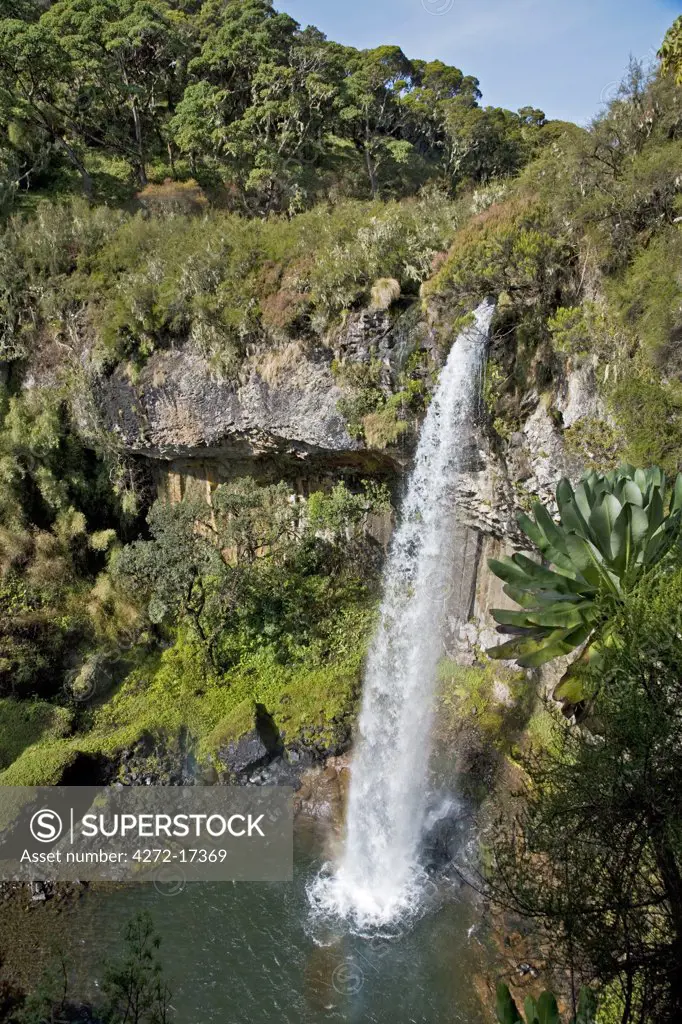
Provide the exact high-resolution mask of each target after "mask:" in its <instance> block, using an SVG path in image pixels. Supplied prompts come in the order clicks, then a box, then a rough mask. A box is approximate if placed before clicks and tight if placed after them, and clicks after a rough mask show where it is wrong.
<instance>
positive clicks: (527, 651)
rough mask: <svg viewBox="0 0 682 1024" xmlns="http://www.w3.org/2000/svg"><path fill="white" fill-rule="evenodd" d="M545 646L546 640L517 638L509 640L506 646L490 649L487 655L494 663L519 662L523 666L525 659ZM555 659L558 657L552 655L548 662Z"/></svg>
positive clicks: (500, 645)
mask: <svg viewBox="0 0 682 1024" xmlns="http://www.w3.org/2000/svg"><path fill="white" fill-rule="evenodd" d="M544 646H545V642H544V639H540V640H538V639H534V638H533V637H530V638H529V637H517V639H516V640H508V641H507V643H505V644H499V645H498V646H496V647H488V648H487V649H486V652H485V653H486V654H487V655H488V657H489V658H492V659H493V660H494V661H507V660H509V661H518V663H519V665H523V664H524V661H523V660H522V659H523V658H525V657H527V656H530V655H531V653H535V652H536V651H540V650H542V649H543V647H544ZM553 657H556V655H554V654H550V656H549V657H548V658H547V661H550V660H551V658H553Z"/></svg>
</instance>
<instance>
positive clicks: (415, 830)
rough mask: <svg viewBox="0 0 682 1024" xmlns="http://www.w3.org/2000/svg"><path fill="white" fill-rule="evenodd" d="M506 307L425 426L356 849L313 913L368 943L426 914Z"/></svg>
mask: <svg viewBox="0 0 682 1024" xmlns="http://www.w3.org/2000/svg"><path fill="white" fill-rule="evenodd" d="M493 312H494V306H493V304H492V303H490V302H484V303H483V304H482V305H480V306H479V307H478V309H477V310H476V312H475V322H474V323H473V324H472V326H470V327H467V328H466V329H465V330H464V331H462V333H461V334H460V336H459V337H458V339H457V341H456V342H455V344H454V345H453V347H452V350H451V352H450V355H449V357H448V360H447V363H446V365H445V367H444V369H443V370H442V372H441V375H440V381H439V384H438V388H437V390H436V393H435V394H434V396H433V399H432V401H431V404H430V406H429V409H428V412H427V415H426V418H425V420H424V423H423V426H422V430H421V434H420V439H419V444H418V447H417V452H416V456H415V464H414V469H413V471H412V474H411V477H410V480H409V484H408V489H407V493H406V495H405V499H404V501H403V505H402V510H401V519H400V525H399V527H398V529H397V531H396V534H395V537H394V540H393V543H392V546H391V550H390V553H389V557H388V562H387V565H386V570H385V573H384V593H383V601H382V605H381V614H380V623H379V626H378V629H377V633H376V635H375V637H374V640H373V643H372V646H371V649H370V652H369V657H368V661H367V667H366V671H365V681H364V690H363V703H362V711H361V714H360V720H359V728H358V736H357V739H356V743H355V749H354V753H353V762H352V769H351V786H350V794H349V803H348V814H347V823H346V840H345V848H344V851H343V854H342V856H341V859H340V862H339V864H338V865H336V866H333V867H332V868H331V869H330V873H328V874H323V875H321V876H320V877H319V878H317V879H316V880H315V882H314V883H313V884H312V885H311V887H310V890H309V896H310V900H311V903H312V906H313V908H314V909H315V910H316V911H318V912H320V913H322V914H323V915H324V916H325V917H326V916H330V917H340V918H344V919H345V920H346V921H347V922H348V923H349V924H350V925H351V927H353V928H355V929H358V930H360V931H363V930H366V929H372V928H382V927H386V926H390V925H391V924H392V923H394V922H396V921H398V920H400V919H401V918H404V917H406V916H411V915H412V914H414V913H415V912H416V911H417V909H418V907H419V902H420V895H421V888H422V880H423V877H424V873H423V871H422V870H421V869H420V865H419V848H420V839H421V836H422V832H423V828H424V823H425V815H426V811H427V781H428V766H429V755H430V750H431V744H430V737H431V726H432V719H433V710H434V695H435V686H436V675H437V665H438V661H439V659H440V656H441V652H442V627H443V619H444V616H445V605H446V603H447V600H446V597H445V596H444V595H447V594H448V592H449V587H450V586H451V584H452V578H453V572H454V564H455V561H456V558H455V555H456V553H455V552H453V550H452V544H451V543H450V539H451V538H452V537H453V536H454V535H455V530H456V526H457V477H458V473H459V472H460V471H461V469H462V468H463V465H464V461H465V459H466V456H467V452H468V450H470V448H471V445H472V442H473V426H474V421H475V417H476V410H477V405H478V401H479V394H480V386H481V375H482V367H483V361H484V356H485V348H486V342H487V338H488V333H489V329H490V323H491V320H492V316H493Z"/></svg>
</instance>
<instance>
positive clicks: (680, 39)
mask: <svg viewBox="0 0 682 1024" xmlns="http://www.w3.org/2000/svg"><path fill="white" fill-rule="evenodd" d="M658 56H659V57H660V58H661V70H662V72H663V74H664V75H674V77H675V81H676V83H677V85H682V14H681V15H680V16H679V18H677V20H676V21H674V22H673V24H672V25H671V26H670V28H669V29H668V31H667V33H666V36H665V39H664V40H663V44H662V46H661V49H660V51H659V54H658Z"/></svg>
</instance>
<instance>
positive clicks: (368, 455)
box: [83, 310, 434, 500]
mask: <svg viewBox="0 0 682 1024" xmlns="http://www.w3.org/2000/svg"><path fill="white" fill-rule="evenodd" d="M433 344H434V340H433V338H432V337H430V335H429V332H428V329H427V328H426V325H425V323H424V322H423V321H422V320H420V318H419V317H418V316H415V314H414V312H413V311H409V313H408V314H403V315H395V314H391V315H389V313H388V312H386V311H383V310H364V311H362V312H359V313H355V314H352V315H350V316H349V317H348V319H347V321H346V322H345V324H344V325H343V326H342V327H340V328H338V329H337V330H336V331H334V332H333V334H332V335H331V336H330V337H328V338H327V339H326V341H325V344H324V345H321V346H318V347H313V346H312V345H310V344H308V343H305V342H290V343H288V344H286V345H281V346H279V347H278V346H273V345H269V346H268V347H267V348H265V347H260V348H259V347H258V346H255V345H254V346H253V347H252V350H251V352H250V354H249V356H248V358H247V360H246V361H245V363H244V364H243V366H242V367H241V370H240V373H239V377H238V379H236V380H228V379H225V378H223V377H222V376H221V375H220V373H218V372H216V370H215V369H214V368H213V367H212V366H211V365H210V363H208V362H207V361H206V360H205V359H204V358H203V357H202V356H201V355H200V354H199V353H198V352H197V351H196V350H194V349H193V348H192V347H191V346H185V347H182V348H180V349H177V350H174V351H161V352H156V353H154V354H153V355H152V356H151V357H150V359H149V360H148V361H147V363H146V364H145V366H144V368H143V369H142V370H141V371H140V372H139V374H137V375H135V377H134V379H133V378H132V377H131V374H130V373H129V372H128V370H127V368H126V367H124V366H119V367H118V368H117V369H116V371H115V372H114V373H113V374H112V375H111V376H108V377H101V378H98V379H97V380H96V382H95V383H94V403H93V405H94V409H95V410H96V414H97V418H98V421H99V422H98V425H97V427H98V430H100V431H104V432H106V433H107V434H109V435H110V436H112V437H113V439H114V440H115V443H116V444H117V446H118V447H119V448H120V449H121V450H122V451H123V452H125V453H126V454H127V455H129V456H133V457H136V458H141V459H143V460H145V463H146V464H147V465H149V466H151V468H152V471H153V475H154V477H155V479H156V483H157V486H158V489H159V491H160V492H161V493H163V494H165V495H166V496H168V497H170V498H171V499H172V500H179V499H180V498H181V497H183V496H184V494H185V493H186V492H187V490H188V489H190V490H194V491H199V492H201V493H206V492H207V491H208V492H210V488H211V487H212V486H214V485H216V484H218V483H220V482H223V481H226V480H229V479H233V478H234V477H236V476H241V475H246V474H248V475H251V476H254V477H255V478H256V479H260V480H263V481H264V482H269V481H272V480H279V479H285V480H288V481H290V483H291V484H292V488H293V489H294V490H296V491H298V492H299V493H304V494H305V493H308V492H309V491H310V490H313V489H316V488H317V487H319V486H320V483H321V482H322V481H323V480H324V479H327V480H328V479H329V478H330V477H331V478H332V479H338V478H340V477H344V476H346V477H353V476H358V477H368V476H369V477H372V476H373V477H378V478H384V479H389V481H390V480H391V479H393V480H395V479H397V478H398V477H400V475H401V474H402V471H403V469H404V468H405V466H406V465H407V463H408V462H409V454H410V453H409V449H410V440H409V439H408V440H407V441H403V443H402V444H400V445H398V446H396V447H394V448H392V449H388V450H380V449H376V448H375V449H372V448H371V447H369V446H368V445H366V444H364V443H363V442H361V441H359V440H357V439H356V438H355V437H353V436H351V433H350V432H349V426H348V423H347V421H346V419H345V418H344V416H343V415H342V414H341V412H340V411H339V403H340V400H341V399H342V397H343V392H342V389H341V388H340V387H339V385H338V384H337V381H336V379H335V375H334V373H333V372H332V364H333V361H334V360H338V361H340V362H347V361H348V362H352V363H356V364H363V363H364V364H369V363H370V361H375V362H377V363H378V364H379V365H380V366H381V367H382V369H381V373H382V376H383V378H384V384H385V387H386V388H387V390H389V391H390V388H391V381H392V379H393V378H394V376H395V373H396V372H397V370H398V368H399V367H400V366H401V365H402V363H403V362H404V360H405V358H406V356H407V355H408V354H409V352H410V351H412V350H413V349H414V347H415V346H428V345H433ZM86 418H87V413H86V412H84V413H83V419H84V420H85V419H86Z"/></svg>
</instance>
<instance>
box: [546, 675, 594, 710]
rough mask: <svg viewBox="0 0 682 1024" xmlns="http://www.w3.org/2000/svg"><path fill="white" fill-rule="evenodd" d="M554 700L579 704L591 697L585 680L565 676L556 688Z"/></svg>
mask: <svg viewBox="0 0 682 1024" xmlns="http://www.w3.org/2000/svg"><path fill="white" fill-rule="evenodd" d="M552 697H553V698H554V700H559V701H565V702H566V703H567V704H579V703H580V702H581V700H587V699H588V697H590V691H589V690H588V688H587V686H586V685H585V680H584V679H581V678H580V676H564V677H563V678H562V679H561V681H560V682H559V683H558V684H557V685H556V686H555V687H554V692H553V693H552Z"/></svg>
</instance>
